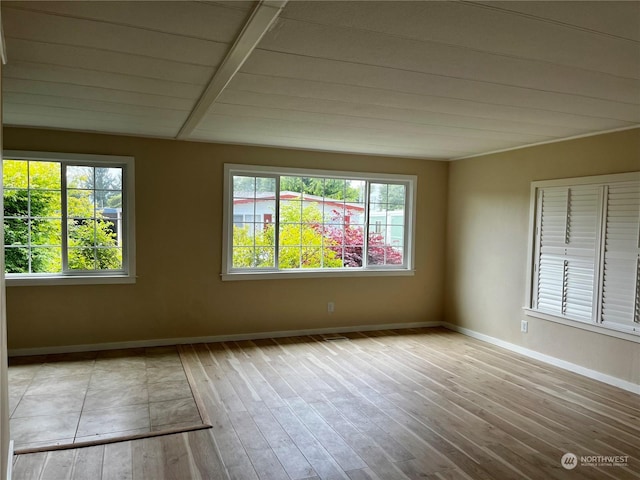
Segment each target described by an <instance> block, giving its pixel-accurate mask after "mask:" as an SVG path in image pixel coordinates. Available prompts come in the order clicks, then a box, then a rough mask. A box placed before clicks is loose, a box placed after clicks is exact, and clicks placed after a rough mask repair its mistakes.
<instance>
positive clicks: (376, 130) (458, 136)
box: [209, 112, 558, 140]
mask: <svg viewBox="0 0 640 480" xmlns="http://www.w3.org/2000/svg"><path fill="white" fill-rule="evenodd" d="M214 116H218V117H229V118H233V119H239V118H253V119H257V120H277V121H279V122H284V123H293V124H295V125H300V124H301V123H304V124H307V125H323V126H330V127H335V126H336V125H335V124H332V123H328V122H322V121H304V122H300V121H296V120H287V119H283V118H278V117H271V116H265V115H256V114H250V115H244V114H240V115H236V114H233V115H232V114H227V113H218V112H212V113H211V114H210V115H209V117H214ZM340 127H344V125H340ZM351 128H352V129H354V130H365V131H371V132H378V133H387V132H389V131H390V129H388V128H387V129H385V128H378V127H362V126H357V127H351ZM398 132H399V133H402V132H403V131H402V129H400V130H399V131H398ZM494 133H502V132H494ZM417 135H420V134H418V133H415V134H411V136H412V137H415V136H417ZM427 135H430V136H436V137H448V138H465V139H469V138H472V139H484V138H486V137H483V136H475V137H474V136H470V135H451V134H443V133H431V132H429V133H428V134H427ZM421 136H423V137H424V136H425V135H421ZM506 136H510V137H517V136H518V135H511V134H508V135H506ZM522 136H523V137H540V138H558V137H554V136H553V135H525V134H522ZM490 140H502V139H491V138H490ZM504 140H506V139H504Z"/></svg>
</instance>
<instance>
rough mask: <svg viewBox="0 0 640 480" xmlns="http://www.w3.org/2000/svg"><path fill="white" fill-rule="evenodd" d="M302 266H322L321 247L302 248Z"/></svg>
mask: <svg viewBox="0 0 640 480" xmlns="http://www.w3.org/2000/svg"><path fill="white" fill-rule="evenodd" d="M301 265H302V268H321V267H322V249H321V248H309V247H304V248H302V261H301Z"/></svg>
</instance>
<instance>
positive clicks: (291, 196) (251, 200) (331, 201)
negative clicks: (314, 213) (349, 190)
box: [233, 191, 364, 212]
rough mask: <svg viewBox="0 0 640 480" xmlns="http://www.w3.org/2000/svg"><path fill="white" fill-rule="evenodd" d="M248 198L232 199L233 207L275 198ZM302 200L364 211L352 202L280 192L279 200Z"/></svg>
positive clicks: (250, 196)
mask: <svg viewBox="0 0 640 480" xmlns="http://www.w3.org/2000/svg"><path fill="white" fill-rule="evenodd" d="M236 196H237V197H242V193H236ZM246 196H247V197H248V198H234V199H233V204H234V205H242V204H244V203H256V202H266V201H274V200H275V198H276V196H275V195H274V194H271V193H266V194H265V193H262V194H261V193H257V194H256V196H255V198H252V196H253V194H251V195H249V194H247V195H246ZM302 198H304V201H305V202H316V203H322V204H324V205H329V206H332V207H336V208H344V207H346V208H348V209H349V210H355V211H362V212H363V211H364V205H363V204H360V203H353V202H341V201H339V200H334V199H326V198H324V197H321V196H318V195H311V194H309V193H305V194H304V196H303V194H302V193H300V192H290V191H282V192H280V200H299V199H302Z"/></svg>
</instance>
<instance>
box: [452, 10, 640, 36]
mask: <svg viewBox="0 0 640 480" xmlns="http://www.w3.org/2000/svg"><path fill="white" fill-rule="evenodd" d="M458 2H459V3H460V4H461V5H465V6H468V7H475V8H483V9H485V10H492V11H496V12H500V13H503V14H505V15H513V16H517V17H523V18H528V19H531V20H535V21H538V22H542V23H548V24H551V25H557V26H560V27H564V28H569V29H572V30H579V31H582V32H587V33H591V34H594V35H601V36H604V37H610V38H615V39H617V40H624V41H627V42H631V43H636V44H638V43H640V42H639V41H638V40H635V39H633V38H628V37H622V36H620V35H614V34H612V33H607V32H602V31H600V30H594V29H592V28H587V27H581V26H580V25H576V24H573V23H567V22H563V21H561V20H554V19H553V18H547V17H540V16H538V15H533V14H531V13H525V12H518V11H517V10H510V9H508V8H504V7H496V6H493V5H487V4H486V3H481V2H470V1H466V0H458Z"/></svg>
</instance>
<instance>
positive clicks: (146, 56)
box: [7, 0, 220, 69]
mask: <svg viewBox="0 0 640 480" xmlns="http://www.w3.org/2000/svg"><path fill="white" fill-rule="evenodd" d="M78 1H82V0H78ZM7 38H10V39H13V40H19V41H21V42H30V43H39V44H42V45H54V46H61V47H69V48H77V49H80V50H87V51H91V50H95V51H96V52H107V53H115V54H117V55H123V56H127V57H140V58H146V59H151V60H158V61H161V62H169V63H176V64H178V65H189V66H192V67H198V68H208V69H216V68H218V67H219V66H220V64H219V63H218V64H215V65H213V64H206V63H194V62H182V61H180V60H173V59H170V58H162V57H154V56H153V55H142V54H140V53H130V52H124V51H122V50H112V49H109V48H96V47H89V46H86V45H78V44H73V43H60V42H44V41H41V40H33V39H30V38H23V37H15V36H10V37H7Z"/></svg>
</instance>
